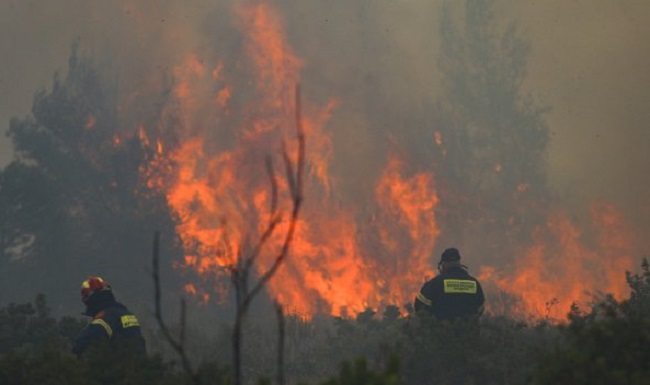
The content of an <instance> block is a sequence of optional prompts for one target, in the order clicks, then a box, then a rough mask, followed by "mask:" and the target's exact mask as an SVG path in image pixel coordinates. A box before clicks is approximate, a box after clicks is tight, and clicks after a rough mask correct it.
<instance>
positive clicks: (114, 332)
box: [72, 306, 146, 357]
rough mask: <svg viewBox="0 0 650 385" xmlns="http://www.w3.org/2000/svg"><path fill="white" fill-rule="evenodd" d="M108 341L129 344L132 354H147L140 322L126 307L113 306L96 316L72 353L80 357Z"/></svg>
mask: <svg viewBox="0 0 650 385" xmlns="http://www.w3.org/2000/svg"><path fill="white" fill-rule="evenodd" d="M107 341H110V342H111V344H112V343H113V342H116V343H117V342H122V343H127V344H128V346H129V350H130V351H131V352H132V353H135V354H140V355H144V354H146V345H145V341H144V338H143V336H142V331H141V329H140V322H139V321H138V318H137V317H136V316H135V315H134V314H133V313H131V312H130V311H129V310H128V309H127V308H126V307H124V306H111V307H109V308H106V309H104V310H102V311H101V312H99V313H98V314H97V315H95V316H94V317H93V319H92V321H90V323H89V324H88V325H87V326H86V327H85V328H84V330H83V331H82V332H81V335H80V336H79V337H78V338H77V340H76V342H75V345H74V347H73V349H72V353H74V354H75V355H76V356H77V357H80V356H82V355H83V354H84V353H85V352H86V351H87V350H88V349H89V348H91V347H93V346H95V345H98V344H101V343H102V342H107Z"/></svg>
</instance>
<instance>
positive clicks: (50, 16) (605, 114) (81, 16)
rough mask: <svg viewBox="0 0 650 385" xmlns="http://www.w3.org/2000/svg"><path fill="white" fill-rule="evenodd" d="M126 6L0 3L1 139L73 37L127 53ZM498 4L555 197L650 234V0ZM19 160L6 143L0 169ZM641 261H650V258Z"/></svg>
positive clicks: (404, 0) (196, 13)
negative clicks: (596, 206) (523, 71)
mask: <svg viewBox="0 0 650 385" xmlns="http://www.w3.org/2000/svg"><path fill="white" fill-rule="evenodd" d="M143 1H144V0H143ZM147 1H148V0H147ZM351 1H352V2H353V1H354V0H351ZM214 2H215V1H212V2H210V1H207V0H200V1H198V0H195V1H184V2H181V1H177V2H173V1H160V2H151V4H164V5H165V6H164V8H165V9H167V11H169V10H172V11H173V12H171V13H169V14H165V13H164V12H162V11H159V10H157V9H155V8H151V15H149V16H152V17H153V18H158V20H159V21H160V22H164V21H165V18H166V17H175V18H177V19H179V20H180V19H181V18H186V19H187V21H188V23H192V22H194V21H198V20H199V19H200V13H201V9H205V7H206V6H207V5H208V4H210V3H214ZM118 3H119V2H117V1H115V2H106V3H104V2H88V1H87V0H86V1H82V0H61V1H57V2H49V1H36V0H33V1H32V0H0V57H2V61H1V62H0V130H1V131H2V132H3V133H4V132H5V131H6V129H7V128H8V126H9V119H10V118H11V117H23V116H25V115H27V114H28V113H29V109H30V107H31V102H32V98H33V95H34V93H35V92H36V91H37V90H38V89H39V88H43V87H49V86H50V85H51V81H52V76H53V74H54V72H55V71H57V70H60V71H65V68H66V61H67V59H68V57H69V53H70V45H71V42H72V41H73V40H74V39H75V38H77V37H81V38H82V40H83V43H84V45H85V47H90V49H91V50H93V49H95V50H97V49H98V48H99V47H98V46H93V44H98V43H97V42H100V41H106V39H107V40H109V41H113V42H114V44H120V41H119V39H112V40H111V38H112V35H119V34H120V28H121V25H122V19H124V18H128V17H131V18H133V17H137V15H128V9H129V8H128V7H127V6H124V5H122V6H116V5H115V4H118ZM124 3H127V2H124ZM284 3H288V2H287V1H285V2H284ZM289 3H290V2H289ZM395 4H396V5H395V7H400V6H409V7H414V6H415V7H417V6H418V4H422V7H423V9H426V11H427V12H430V10H431V9H432V6H431V1H430V0H395ZM497 5H498V7H497V9H496V10H495V11H496V14H497V17H499V18H502V19H503V20H514V21H516V22H517V24H518V26H519V28H520V31H521V32H522V34H523V36H524V37H525V38H526V39H527V40H528V41H529V42H530V43H531V48H532V52H531V56H530V60H529V67H528V69H529V71H528V79H527V82H526V87H527V89H529V90H530V91H532V92H534V94H535V95H537V96H538V97H539V98H540V100H542V101H543V102H545V103H546V104H548V105H550V106H552V108H553V109H552V111H551V112H550V113H549V114H548V115H547V122H548V123H549V126H550V127H551V131H552V132H553V138H552V143H551V147H550V153H549V155H550V156H549V158H550V159H549V160H550V162H549V176H550V178H551V182H552V184H553V186H554V187H555V188H556V191H557V192H558V193H559V194H566V196H567V199H573V200H590V199H592V198H597V199H598V198H599V199H605V200H609V201H612V202H614V203H616V204H618V205H620V206H621V207H622V208H623V209H624V210H625V212H626V213H628V215H629V216H630V218H631V219H632V220H633V221H635V222H636V223H638V225H639V229H641V230H642V231H644V232H645V233H648V232H649V231H650V220H649V218H650V173H649V172H648V171H647V170H648V166H650V108H649V106H648V104H649V102H650V71H649V70H648V69H649V68H650V44H648V41H647V39H648V37H650V1H648V0H572V1H567V0H527V1H521V0H500V1H499V2H498V3H497ZM304 7H305V8H307V6H304ZM159 12H160V13H159ZM343 13H344V10H342V14H343ZM369 17H372V16H370V15H369ZM377 17H385V18H389V17H391V15H386V14H384V15H381V16H377ZM432 19H434V20H435V16H432ZM394 23H395V24H398V25H401V26H404V29H403V31H406V33H407V36H408V35H410V36H414V37H417V36H419V30H418V29H417V28H418V26H419V25H421V23H422V20H419V21H418V22H413V21H411V20H403V21H402V20H394ZM178 25H182V23H178ZM188 25H189V24H188ZM197 30H198V28H197ZM192 31H193V30H192V28H188V29H187V30H184V31H177V32H178V34H175V35H174V36H176V38H177V39H179V40H180V39H182V38H190V37H189V36H188V34H192ZM413 41H419V40H417V39H414V40H413ZM422 41H425V40H424V39H422ZM402 49H411V50H413V52H411V55H410V56H409V57H411V58H415V60H417V58H418V54H417V52H420V51H425V50H427V49H430V47H417V45H416V44H413V45H411V46H407V47H406V48H404V47H402ZM298 54H300V52H298ZM430 56H431V55H430ZM322 65H323V66H327V63H326V62H324V63H322ZM323 70H324V71H326V70H327V69H323ZM11 156H12V154H11V147H10V144H9V143H8V141H7V139H6V138H5V136H4V135H2V137H0V166H3V165H5V164H7V162H9V160H10V159H11ZM643 252H645V255H648V250H644V251H643Z"/></svg>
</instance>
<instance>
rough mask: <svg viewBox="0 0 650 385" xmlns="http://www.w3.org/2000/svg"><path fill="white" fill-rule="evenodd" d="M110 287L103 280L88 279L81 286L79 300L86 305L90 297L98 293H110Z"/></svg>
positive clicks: (98, 278)
mask: <svg viewBox="0 0 650 385" xmlns="http://www.w3.org/2000/svg"><path fill="white" fill-rule="evenodd" d="M111 290H112V289H111V285H110V284H109V283H108V282H106V281H105V280H104V279H103V278H101V277H97V276H91V277H88V278H87V279H86V280H85V281H83V283H82V284H81V300H82V301H83V302H84V303H86V302H87V301H88V299H89V298H90V296H92V295H93V294H95V293H96V292H98V291H111Z"/></svg>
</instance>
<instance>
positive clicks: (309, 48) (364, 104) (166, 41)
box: [0, 0, 650, 264]
mask: <svg viewBox="0 0 650 385" xmlns="http://www.w3.org/2000/svg"><path fill="white" fill-rule="evenodd" d="M246 2H247V1H245V0H242V1H241V3H246ZM237 3H238V2H237V1H235V2H232V4H237ZM270 3H271V4H272V5H273V6H275V7H277V8H278V9H279V14H280V16H281V17H282V18H283V21H284V25H285V27H286V32H287V36H288V40H289V44H290V45H291V46H292V48H293V50H294V52H296V53H297V55H298V56H300V57H301V58H302V59H303V60H304V62H303V67H302V70H301V81H302V86H303V93H304V94H305V95H308V96H309V98H310V99H311V100H312V101H313V102H314V103H315V104H320V105H325V104H327V103H330V102H333V103H334V104H335V105H336V107H335V108H334V112H333V114H332V117H331V119H330V120H329V121H328V123H327V128H326V129H327V130H328V134H330V135H331V138H332V142H333V143H334V145H333V149H332V151H333V153H332V157H331V159H332V163H331V175H332V184H333V186H334V191H336V192H337V194H338V195H337V196H336V197H334V199H335V200H339V201H340V202H341V206H342V207H347V206H355V207H362V210H361V212H362V213H363V214H367V215H370V214H369V213H368V212H364V210H366V211H371V210H372V209H371V208H369V207H366V206H367V203H365V202H364V201H365V197H368V196H372V195H373V191H374V188H375V187H374V185H373V183H372V182H371V181H374V180H376V179H378V178H379V176H380V174H381V172H382V169H383V166H384V165H385V164H386V162H387V159H388V154H391V153H396V154H398V155H400V156H401V157H403V158H406V159H407V160H408V161H409V162H411V167H412V168H411V172H412V173H414V172H418V171H422V170H430V164H428V163H427V162H428V161H430V157H427V156H426V152H427V151H430V147H433V146H434V138H433V136H432V135H431V131H433V130H434V128H432V125H433V124H435V123H434V122H432V121H431V120H430V116H431V109H432V108H433V106H434V103H435V101H436V100H437V98H439V97H440V96H441V94H442V89H443V81H444V79H441V78H440V76H441V75H440V72H439V70H438V67H437V64H438V63H437V60H438V58H439V57H438V52H439V48H440V47H439V45H440V40H439V27H440V26H439V22H440V10H441V4H442V1H430V0H376V1H347V0H333V1H309V2H306V1H297V0H291V1H290V0H275V1H270ZM458 3H459V4H455V5H454V8H456V7H457V6H458V7H459V8H460V7H462V4H460V2H458ZM230 5H231V3H230V2H226V1H219V2H217V1H208V0H200V1H199V0H194V1H190V2H183V3H180V2H172V1H154V0H147V1H135V0H133V1H120V2H117V1H116V2H100V3H89V2H87V1H81V0H67V1H63V2H57V3H56V4H54V3H43V4H40V3H39V4H38V5H37V4H35V3H31V2H18V1H9V0H2V1H0V11H1V12H0V22H1V23H0V25H2V26H3V27H2V28H3V29H6V30H3V31H0V32H3V33H1V34H0V54H2V56H3V57H4V58H6V59H5V60H3V64H2V67H0V95H2V96H1V98H2V99H1V100H2V102H1V103H0V129H2V130H5V129H6V128H7V127H8V120H9V118H10V117H14V116H18V117H22V116H23V115H25V114H27V113H28V110H29V107H30V105H31V100H32V96H33V94H34V91H35V90H37V89H39V88H41V87H47V86H49V84H50V83H51V77H52V74H53V73H54V72H55V71H57V70H61V69H64V68H65V67H66V65H65V63H66V60H67V59H68V57H69V53H70V45H71V43H72V42H73V41H75V40H79V42H80V45H81V47H82V50H84V51H87V52H89V53H90V54H91V55H92V56H93V57H94V58H96V61H97V63H98V64H99V65H100V66H103V70H104V71H105V72H107V73H108V72H110V71H113V73H112V75H113V77H114V78H115V79H117V81H118V82H119V88H120V90H121V96H122V98H121V101H122V102H121V103H122V104H121V105H120V106H118V108H120V111H123V114H125V116H123V118H125V119H124V120H125V121H127V122H130V124H132V127H125V129H135V128H136V126H137V124H138V121H139V120H142V121H147V120H148V119H149V118H150V116H148V115H149V114H153V113H154V111H157V110H156V107H155V104H156V102H157V101H156V100H149V99H147V96H148V95H149V94H155V93H156V90H158V91H159V92H163V91H164V90H165V86H166V84H167V83H166V82H178V81H181V80H182V79H183V77H185V78H186V79H189V80H190V81H200V80H201V77H202V76H209V71H212V70H214V65H215V63H216V61H218V60H223V61H224V62H226V63H227V64H228V65H226V66H224V68H239V67H238V66H242V65H246V64H245V63H241V62H240V61H239V59H238V58H239V57H240V53H241V52H242V50H244V47H243V45H242V44H243V43H242V41H241V37H240V36H239V34H238V33H237V28H238V25H237V18H236V17H234V16H233V10H232V9H231V6H230ZM495 5H496V7H495V9H494V15H495V18H496V19H495V20H496V22H497V23H498V24H502V25H506V24H508V23H510V22H511V21H515V22H517V24H518V26H519V30H520V31H521V32H522V34H523V36H524V38H525V39H526V40H527V41H529V42H530V46H531V55H530V57H529V60H528V67H527V69H528V72H527V77H526V78H525V83H524V89H525V90H526V91H529V92H531V93H533V94H534V95H537V96H539V98H540V99H541V101H542V102H543V103H545V104H548V105H550V106H551V107H552V110H551V111H550V112H549V113H548V114H547V115H546V116H545V118H546V122H547V123H548V125H549V127H550V130H551V132H552V135H553V136H552V140H551V143H550V146H549V148H548V161H549V162H548V169H547V170H546V171H547V175H548V181H549V182H550V187H551V188H552V189H553V190H554V193H555V194H556V195H557V196H559V197H560V198H561V199H562V200H563V201H564V202H563V203H565V204H566V205H568V206H569V207H571V208H572V214H571V215H576V216H578V215H584V216H588V215H589V207H590V206H589V205H588V202H589V201H591V200H593V199H596V200H606V201H610V202H613V203H615V204H616V205H618V206H619V207H621V208H622V209H623V212H624V213H625V214H626V216H627V217H629V218H631V219H632V220H633V221H634V223H635V225H636V228H637V229H638V231H639V232H642V233H646V232H648V231H649V230H650V221H649V220H648V218H650V176H649V175H648V173H647V172H646V168H647V165H648V164H650V155H648V154H649V152H648V150H647V144H648V143H650V130H648V127H649V126H650V113H648V109H647V103H648V96H649V95H648V92H649V91H648V89H647V87H645V86H644V85H645V84H649V83H650V79H648V78H649V77H650V74H648V72H647V71H646V68H648V64H650V48H648V45H647V44H645V42H644V41H643V37H645V36H648V35H650V23H648V19H649V18H650V6H648V5H647V3H646V2H645V1H621V2H617V3H616V4H605V3H598V4H593V3H592V2H587V1H576V2H571V3H567V2H565V1H561V0H555V1H552V2H548V1H547V2H543V3H540V2H533V3H530V2H528V3H522V2H517V1H505V0H502V1H497V2H496V3H495ZM550 26H552V28H551V27H550ZM193 53H199V55H197V56H196V57H195V58H196V63H195V64H196V66H197V67H196V68H198V69H197V72H196V73H179V72H175V71H176V69H177V68H178V65H179V64H181V63H183V61H184V60H187V58H188V57H192V54H193ZM201 66H205V68H203V69H200V68H201ZM201 71H208V72H206V73H207V74H208V75H206V74H204V73H203V72H201ZM237 83H238V86H240V89H242V88H241V87H243V89H246V84H247V79H245V78H240V79H238V80H237ZM145 90H146V92H144V91H145ZM202 93H203V94H204V95H196V96H195V97H196V98H201V97H202V96H206V97H207V96H208V95H211V94H213V93H214V90H213V89H210V88H209V87H208V88H205V89H202ZM186 107H187V106H186ZM185 118H186V119H193V122H190V124H188V126H205V127H219V125H218V122H216V121H215V119H216V117H215V116H214V114H213V112H211V111H209V110H205V109H198V110H194V113H193V114H191V116H185ZM199 121H200V122H199ZM187 134H195V133H187ZM206 135H208V134H207V133H206ZM209 135H210V136H211V138H210V139H211V140H212V142H213V145H214V146H215V148H226V147H227V146H228V144H229V143H230V141H231V140H232V133H230V132H228V131H227V130H226V129H218V130H215V131H210V132H209ZM443 139H444V138H443ZM0 150H1V152H0V162H4V163H6V162H8V161H9V159H10V156H9V146H8V144H7V143H6V142H4V143H2V142H0ZM494 150H498V149H494ZM506 167H507V165H506ZM360 181H362V183H360ZM364 181H366V182H365V183H363V182H364ZM447 240H448V241H452V240H451V239H447ZM467 245H468V246H470V247H471V248H472V250H471V251H472V252H473V253H474V254H475V255H476V254H479V252H480V250H481V245H480V242H476V241H474V242H467ZM643 247H644V248H645V249H643V250H641V253H644V252H645V253H647V250H648V248H649V247H650V245H644V246H643ZM472 252H470V253H468V254H470V255H471V254H472ZM472 262H473V263H475V264H478V262H479V261H478V260H474V261H472ZM490 262H492V263H496V262H500V261H490Z"/></svg>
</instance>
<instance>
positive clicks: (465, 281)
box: [415, 265, 485, 320]
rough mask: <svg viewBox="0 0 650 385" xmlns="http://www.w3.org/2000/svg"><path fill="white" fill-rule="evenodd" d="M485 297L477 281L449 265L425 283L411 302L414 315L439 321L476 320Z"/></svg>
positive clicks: (461, 267) (461, 269)
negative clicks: (415, 313)
mask: <svg viewBox="0 0 650 385" xmlns="http://www.w3.org/2000/svg"><path fill="white" fill-rule="evenodd" d="M484 302H485V296H484V295H483V288H481V284H480V283H479V282H478V280H477V279H476V278H474V277H472V276H471V275H469V273H467V270H466V269H465V268H464V267H463V266H460V265H459V266H453V267H450V268H448V269H446V270H445V271H444V272H442V273H440V274H439V275H438V276H436V277H435V278H433V279H432V280H430V281H428V282H426V283H425V284H424V285H423V286H422V289H421V290H420V293H419V294H418V296H417V297H416V299H415V310H416V311H417V312H429V313H431V314H433V315H434V316H435V317H436V318H437V319H440V320H453V319H457V318H468V317H472V316H475V317H478V316H479V315H481V314H482V313H483V304H484Z"/></svg>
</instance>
